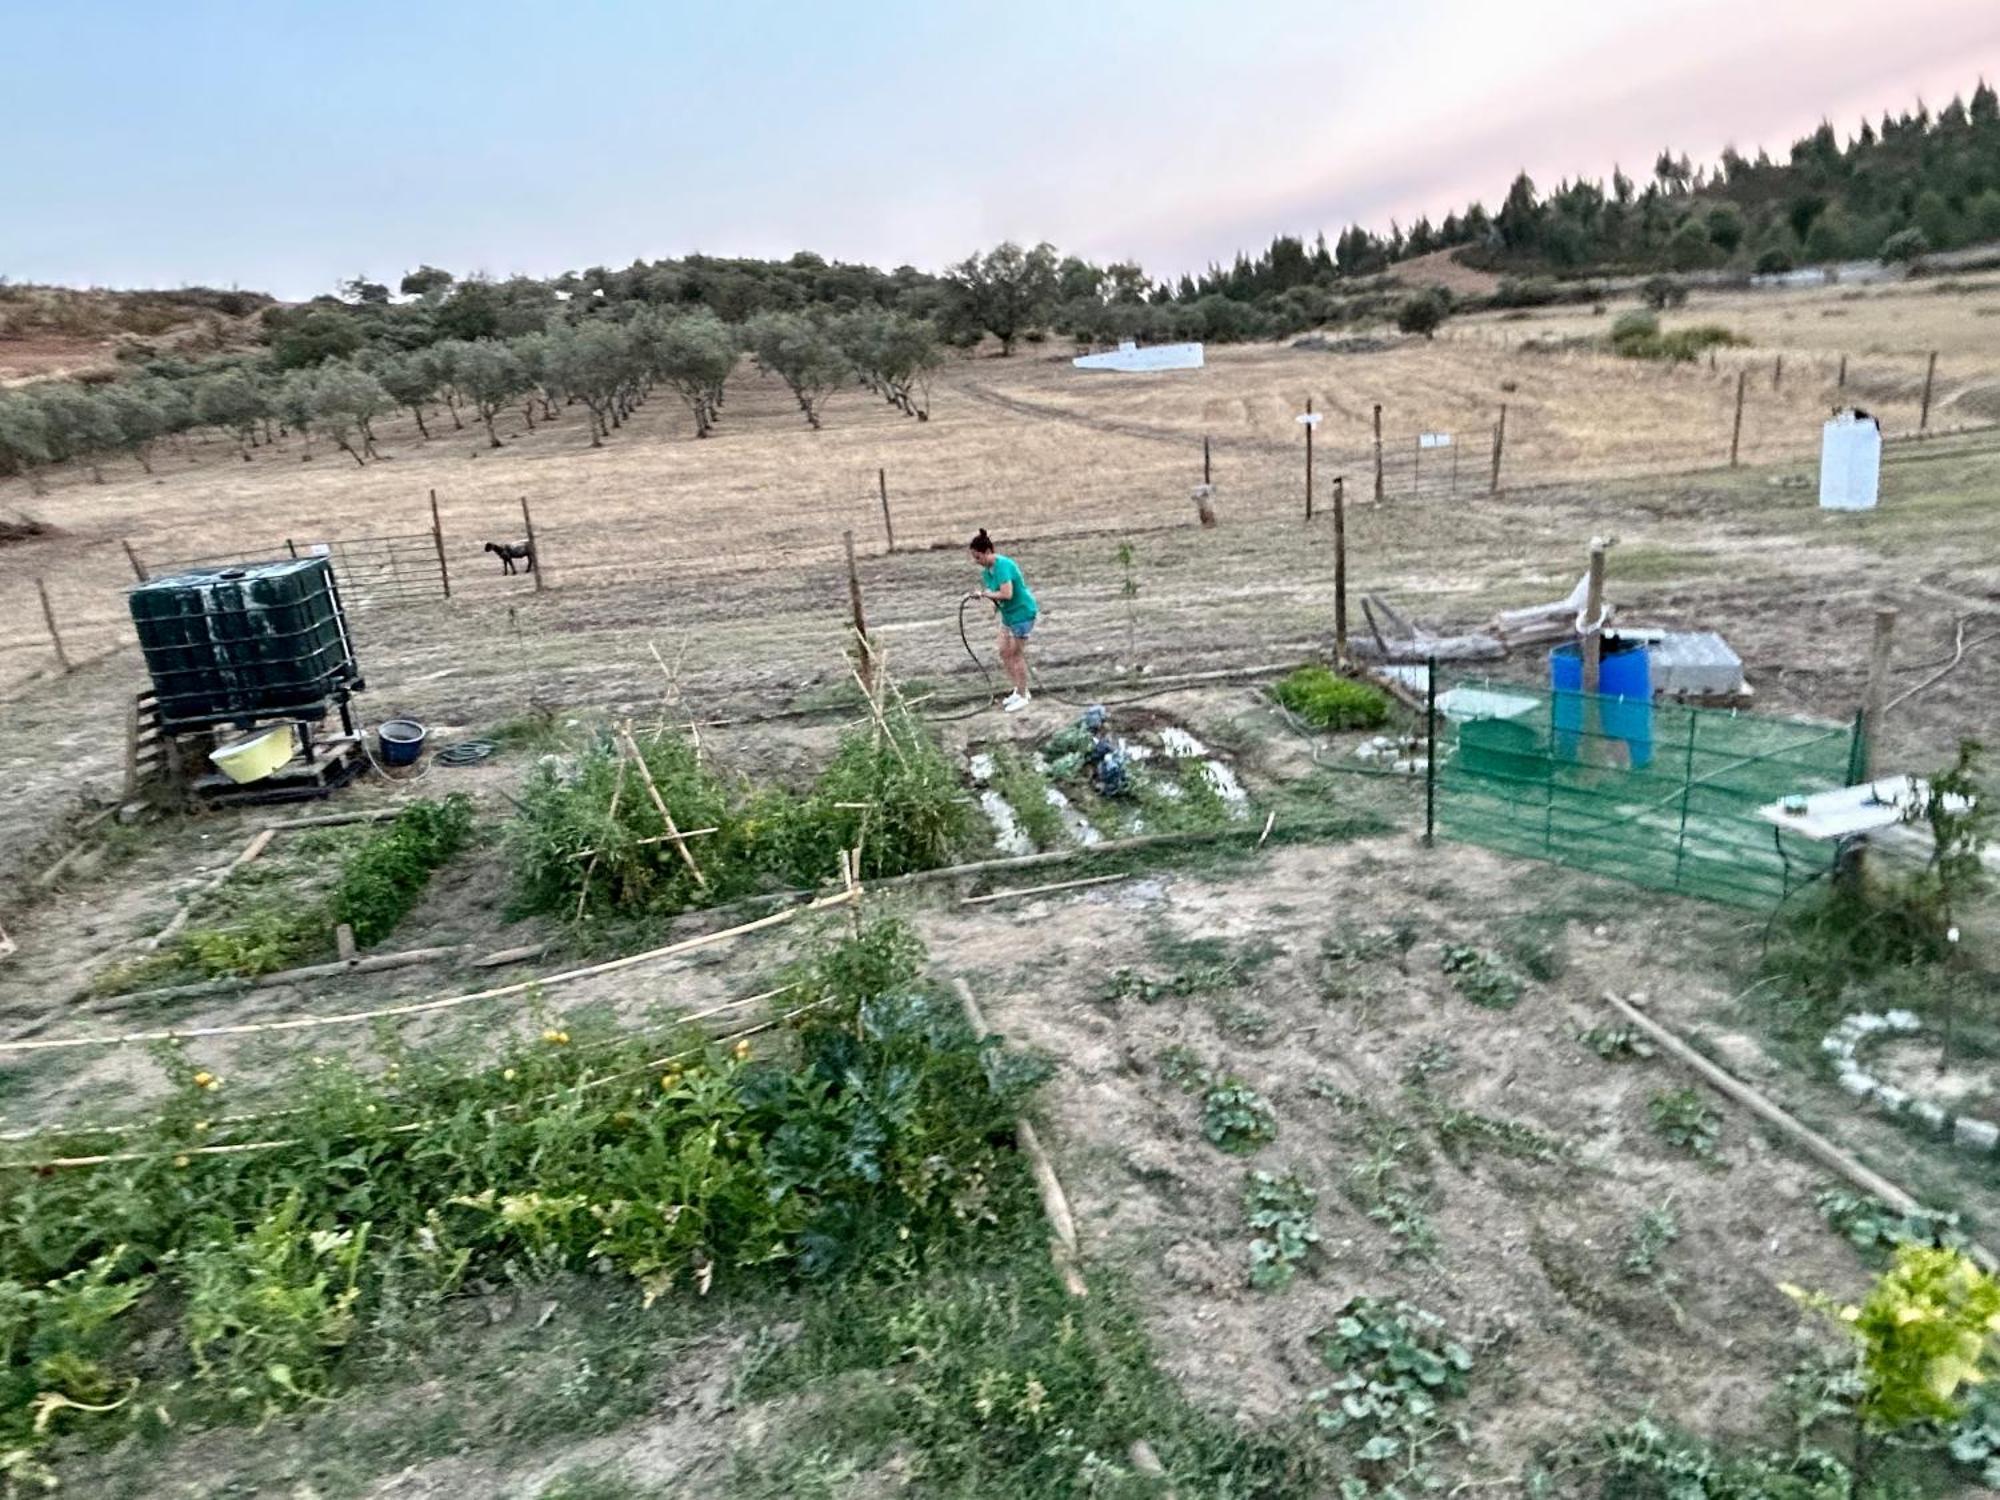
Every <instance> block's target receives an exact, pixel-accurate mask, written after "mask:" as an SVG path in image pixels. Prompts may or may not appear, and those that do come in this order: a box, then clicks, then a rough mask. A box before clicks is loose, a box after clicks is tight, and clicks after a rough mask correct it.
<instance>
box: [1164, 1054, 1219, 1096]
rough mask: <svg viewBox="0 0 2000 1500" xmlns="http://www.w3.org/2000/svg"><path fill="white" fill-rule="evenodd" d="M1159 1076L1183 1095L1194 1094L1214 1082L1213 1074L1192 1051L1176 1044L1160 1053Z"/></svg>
mask: <svg viewBox="0 0 2000 1500" xmlns="http://www.w3.org/2000/svg"><path fill="white" fill-rule="evenodd" d="M1160 1074H1161V1076H1162V1077H1164V1078H1165V1079H1166V1080H1167V1082H1169V1083H1171V1084H1173V1085H1174V1087H1176V1088H1178V1089H1179V1090H1180V1091H1181V1092H1182V1093H1184V1094H1192V1093H1196V1092H1198V1091H1200V1090H1202V1089H1205V1088H1207V1087H1208V1086H1209V1085H1210V1084H1211V1083H1213V1082H1214V1081H1215V1074H1214V1073H1213V1072H1212V1071H1211V1070H1210V1069H1209V1067H1208V1065H1207V1064H1206V1063H1204V1062H1203V1061H1202V1060H1201V1059H1200V1058H1199V1057H1198V1056H1196V1055H1195V1051H1194V1049H1193V1048H1192V1047H1185V1046H1182V1045H1181V1044H1180V1043H1178V1042H1176V1043H1175V1044H1174V1045H1173V1046H1171V1047H1167V1048H1164V1049H1162V1051H1161V1052H1160Z"/></svg>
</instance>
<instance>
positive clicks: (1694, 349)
mask: <svg viewBox="0 0 2000 1500" xmlns="http://www.w3.org/2000/svg"><path fill="white" fill-rule="evenodd" d="M1742 342H1744V341H1743V340H1742V339H1741V338H1739V337H1738V336H1737V335H1736V334H1734V333H1732V332H1731V331H1730V330H1729V329H1727V328H1724V327H1722V326H1720V325H1719V324H1715V323H1698V324H1696V325H1695V326H1694V327H1692V328H1677V329H1675V330H1674V331H1673V332H1672V333H1662V332H1661V331H1660V320H1659V317H1658V316H1657V315H1656V314H1654V313H1651V312H1644V311H1633V312H1628V313H1622V314H1620V315H1619V317H1618V320H1617V321H1616V322H1615V323H1613V324H1612V325H1611V348H1612V350H1613V351H1614V352H1615V353H1618V354H1621V355H1623V356H1624V357H1625V358H1627V359H1664V360H1671V361H1676V362H1686V361H1689V360H1693V359H1698V358H1699V357H1700V356H1701V355H1702V354H1704V353H1705V352H1707V351H1708V350H1709V349H1711V348H1714V347H1717V346H1728V345H1731V344H1740V343H1742Z"/></svg>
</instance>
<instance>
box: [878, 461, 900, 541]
mask: <svg viewBox="0 0 2000 1500" xmlns="http://www.w3.org/2000/svg"><path fill="white" fill-rule="evenodd" d="M875 488H876V489H877V490H879V491H880V492H881V495H882V534H883V535H884V536H886V537H887V538H888V539H889V551H890V552H891V553H894V552H895V550H896V522H895V520H894V519H893V518H892V517H891V516H890V514H889V471H888V470H887V469H877V470H876V471H875Z"/></svg>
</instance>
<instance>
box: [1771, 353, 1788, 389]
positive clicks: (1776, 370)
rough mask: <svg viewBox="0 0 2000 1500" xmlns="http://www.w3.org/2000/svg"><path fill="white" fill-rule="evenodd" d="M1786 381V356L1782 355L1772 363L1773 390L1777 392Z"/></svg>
mask: <svg viewBox="0 0 2000 1500" xmlns="http://www.w3.org/2000/svg"><path fill="white" fill-rule="evenodd" d="M1784 379H1785V356H1784V355H1782V354H1780V355H1779V356H1778V357H1777V358H1776V359H1774V360H1772V361H1771V389H1772V390H1774V391H1775V390H1777V389H1778V388H1779V387H1780V386H1781V385H1782V384H1783V383H1784Z"/></svg>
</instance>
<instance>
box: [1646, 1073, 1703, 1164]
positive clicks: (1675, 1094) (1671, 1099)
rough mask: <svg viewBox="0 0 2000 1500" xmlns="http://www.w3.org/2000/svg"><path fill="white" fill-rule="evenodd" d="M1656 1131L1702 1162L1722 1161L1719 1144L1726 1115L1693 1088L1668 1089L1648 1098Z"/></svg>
mask: <svg viewBox="0 0 2000 1500" xmlns="http://www.w3.org/2000/svg"><path fill="white" fill-rule="evenodd" d="M1646 1112H1647V1114H1648V1115H1650V1116H1651V1118H1652V1122H1653V1130H1654V1132H1655V1133H1656V1134H1658V1135H1659V1137H1660V1138H1661V1139H1662V1140H1664V1141H1665V1142H1666V1143H1667V1144H1668V1145H1670V1146H1674V1147H1677V1148H1679V1149H1680V1150H1682V1151H1685V1152H1687V1154H1688V1155H1690V1156H1692V1157H1695V1158H1696V1159H1698V1160H1700V1161H1704V1162H1707V1163H1709V1164H1710V1165H1715V1164H1717V1163H1718V1162H1719V1158H1718V1157H1717V1155H1716V1146H1717V1144H1718V1142H1719V1141H1720V1139H1721V1135H1722V1116H1721V1115H1719V1114H1717V1113H1716V1112H1715V1111H1714V1110H1712V1109H1710V1108H1709V1107H1708V1102H1707V1100H1705V1099H1704V1098H1703V1097H1702V1095H1701V1094H1700V1093H1699V1092H1698V1091H1697V1090H1695V1089H1692V1088H1680V1089H1667V1090H1664V1091H1663V1092H1661V1093H1657V1094H1655V1095H1653V1097H1652V1098H1650V1099H1648V1100H1647V1101H1646Z"/></svg>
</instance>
